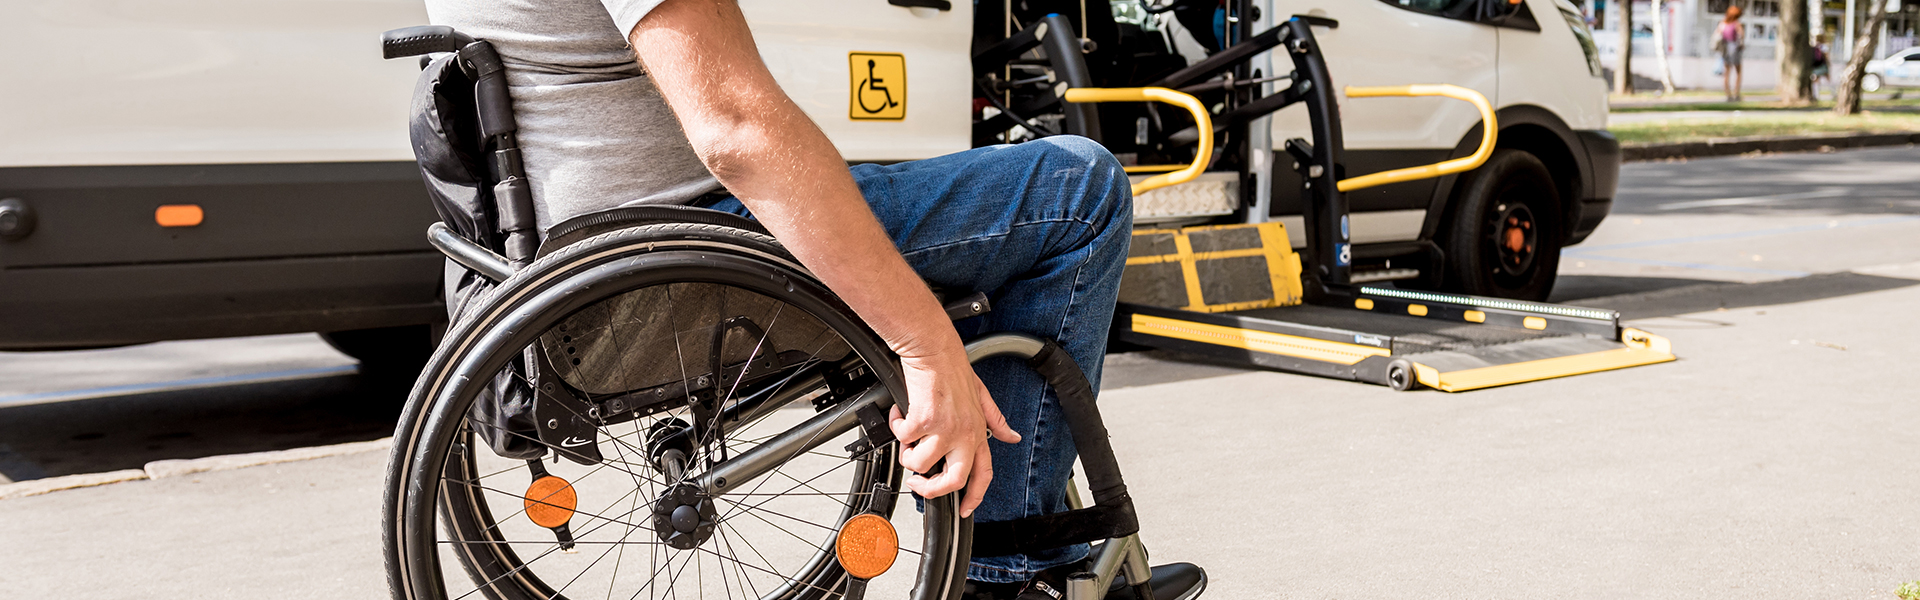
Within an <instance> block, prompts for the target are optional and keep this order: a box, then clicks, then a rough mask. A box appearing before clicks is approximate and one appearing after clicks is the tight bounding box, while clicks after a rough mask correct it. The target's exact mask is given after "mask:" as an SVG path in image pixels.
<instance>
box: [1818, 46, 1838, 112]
mask: <svg viewBox="0 0 1920 600" xmlns="http://www.w3.org/2000/svg"><path fill="white" fill-rule="evenodd" d="M1827 56H1828V53H1827V34H1824V33H1822V34H1820V35H1817V36H1814V38H1813V99H1815V100H1819V99H1820V82H1822V81H1824V82H1827V87H1833V78H1832V77H1829V76H1828V72H1829V71H1831V70H1832V69H1829V68H1827V67H1828V63H1829V62H1831V61H1829V60H1827ZM1833 95H1834V99H1835V100H1838V99H1839V96H1840V92H1839V90H1837V89H1836V90H1834V93H1833Z"/></svg>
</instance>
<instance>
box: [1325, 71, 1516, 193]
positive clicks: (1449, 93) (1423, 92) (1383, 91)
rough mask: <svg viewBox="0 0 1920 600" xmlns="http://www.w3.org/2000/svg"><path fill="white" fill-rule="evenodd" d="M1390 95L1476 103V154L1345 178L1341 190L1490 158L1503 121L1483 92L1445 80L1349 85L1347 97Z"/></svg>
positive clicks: (1450, 170) (1444, 171)
mask: <svg viewBox="0 0 1920 600" xmlns="http://www.w3.org/2000/svg"><path fill="white" fill-rule="evenodd" d="M1390 96H1446V97H1448V98H1453V99H1455V100H1465V101H1467V102H1471V103H1473V107H1474V108H1477V109H1480V125H1481V128H1480V149H1479V150H1475V151H1474V152H1473V154H1471V155H1468V156H1466V157H1464V158H1456V159H1453V160H1449V161H1446V162H1440V163H1434V164H1431V165H1422V166H1418V167H1407V168H1405V169H1394V170H1392V171H1381V172H1379V173H1371V174H1367V175H1361V176H1359V177H1350V178H1347V179H1342V180H1340V183H1339V185H1337V186H1335V187H1337V188H1338V189H1339V190H1340V191H1342V192H1351V191H1354V190H1359V189H1366V188H1370V187H1374V186H1381V185H1386V184H1389V183H1400V182H1402V181H1413V180H1416V179H1427V178H1429V177H1439V176H1441V175H1452V174H1454V173H1459V172H1462V171H1471V170H1473V169H1475V168H1478V167H1479V166H1480V165H1481V163H1485V162H1487V157H1489V156H1493V143H1494V140H1495V139H1498V135H1499V132H1500V124H1499V122H1498V121H1496V120H1495V119H1494V116H1493V105H1492V104H1489V103H1488V102H1487V97H1486V96H1482V95H1480V92H1476V91H1473V90H1470V89H1467V88H1463V87H1460V86H1457V85H1447V84H1443V83H1440V84H1414V85H1388V86H1379V87H1353V86H1347V97H1348V98H1385V97H1390Z"/></svg>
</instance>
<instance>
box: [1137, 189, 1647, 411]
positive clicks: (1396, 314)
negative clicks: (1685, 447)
mask: <svg viewBox="0 0 1920 600" xmlns="http://www.w3.org/2000/svg"><path fill="white" fill-rule="evenodd" d="M1130 254H1131V256H1130V257H1129V258H1128V260H1127V271H1126V275H1125V277H1124V278H1123V279H1122V283H1121V291H1120V298H1121V303H1120V305H1119V307H1118V309H1117V310H1116V311H1115V315H1114V329H1113V331H1114V335H1115V338H1116V339H1117V340H1119V341H1121V342H1124V343H1129V344H1138V345H1142V346H1150V347H1155V348H1162V349H1166V350H1172V351H1176V352H1185V353H1190V354H1195V355H1200V356H1205V357H1208V358H1212V359H1216V360H1222V361H1226V362H1232V363H1239V364H1249V365H1254V366H1259V367H1264V368H1269V369H1277V370H1281V371H1290V372H1295V373H1304V374H1310V375H1320V376H1324V377H1333V378H1338V379H1348V380H1353V381H1362V382H1368V383H1378V384H1381V385H1386V386H1389V387H1392V388H1394V389H1397V390H1406V389H1412V388H1414V387H1420V386H1424V387H1430V388H1434V389H1438V390H1441V391H1447V392H1459V391H1466V390H1474V389H1480V388H1486V387H1493V386H1500V385H1507V384H1512V383H1521V382H1526V381H1535V380H1540V379H1550V378H1554V377H1565V376H1569V375H1579V374H1582V373H1592V372H1595V371H1605V370H1610V369H1619V368H1625V367H1632V366H1639V365H1646V364H1653V363H1660V362H1666V361H1671V360H1674V356H1673V353H1672V349H1671V347H1670V346H1669V344H1668V342H1667V340H1666V339H1664V338H1661V337H1660V336H1656V335H1652V334H1649V333H1647V332H1644V331H1640V330H1637V329H1633V328H1630V327H1622V326H1620V314H1619V313H1618V312H1616V311H1611V310H1603V309H1594V308H1582V307H1575V306H1563V305H1557V304H1545V303H1538V302H1524V301H1519V300H1507V299H1501V298H1485V297H1478V296H1466V295H1459V294H1446V293H1437V292H1427V291H1418V290H1406V289H1398V288H1391V287H1374V286H1341V285H1325V284H1309V285H1307V286H1303V280H1302V278H1301V268H1300V255H1298V254H1295V253H1294V252H1293V250H1292V248H1291V247H1290V246H1289V244H1288V243H1287V232H1286V228H1285V226H1284V225H1282V224H1280V223H1277V222H1269V223H1259V224H1248V225H1224V226H1208V227H1190V228H1184V229H1142V230H1137V231H1135V232H1134V244H1133V248H1132V251H1131V253H1130ZM1307 289H1311V291H1312V293H1311V294H1307V293H1303V292H1305V291H1307Z"/></svg>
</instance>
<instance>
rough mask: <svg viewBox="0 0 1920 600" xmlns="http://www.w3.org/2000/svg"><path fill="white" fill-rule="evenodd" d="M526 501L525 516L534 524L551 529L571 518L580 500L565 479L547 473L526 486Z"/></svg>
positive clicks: (564, 523)
mask: <svg viewBox="0 0 1920 600" xmlns="http://www.w3.org/2000/svg"><path fill="white" fill-rule="evenodd" d="M526 501H527V518H528V519H532V520H533V524H535V525H539V526H541V527H545V528H547V529H553V528H555V527H559V526H561V525H566V524H567V521H570V520H572V519H573V509H574V507H575V506H577V505H578V504H579V501H580V500H579V498H577V497H575V496H574V493H573V485H572V484H569V483H567V480H565V479H561V478H559V477H554V476H552V475H548V476H546V477H541V478H539V479H535V480H533V485H529V486H527V496H526Z"/></svg>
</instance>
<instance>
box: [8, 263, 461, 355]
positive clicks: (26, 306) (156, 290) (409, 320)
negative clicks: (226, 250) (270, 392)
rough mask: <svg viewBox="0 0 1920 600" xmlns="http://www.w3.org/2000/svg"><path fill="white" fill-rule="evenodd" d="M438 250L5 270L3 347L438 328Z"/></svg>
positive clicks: (443, 315)
mask: <svg viewBox="0 0 1920 600" xmlns="http://www.w3.org/2000/svg"><path fill="white" fill-rule="evenodd" d="M444 260H445V259H444V258H442V257H441V256H440V254H439V253H438V252H434V251H431V250H429V251H423V252H397V253H389V254H375V255H344V256H318V257H300V258H284V259H266V260H238V261H216V262H194V263H176V264H145V265H117V266H89V267H53V268H37V269H6V270H0V290H6V291H7V292H6V293H5V294H0V350H55V349H62V348H90V347H102V346H121V345H127V344H139V343H146V342H155V341H162V340H180V339H195V338H214V337H233V336H242V335H264V334H271V333H296V332H304V331H341V330H348V329H366V328H372V327H389V326H397V325H412V324H420V323H432V322H436V321H440V320H444V319H445V318H446V309H445V308H443V307H442V306H441V303H440V300H439V298H438V297H437V296H438V293H437V290H438V278H439V276H440V273H441V269H442V266H441V265H442V264H443V261H444Z"/></svg>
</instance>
